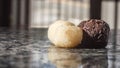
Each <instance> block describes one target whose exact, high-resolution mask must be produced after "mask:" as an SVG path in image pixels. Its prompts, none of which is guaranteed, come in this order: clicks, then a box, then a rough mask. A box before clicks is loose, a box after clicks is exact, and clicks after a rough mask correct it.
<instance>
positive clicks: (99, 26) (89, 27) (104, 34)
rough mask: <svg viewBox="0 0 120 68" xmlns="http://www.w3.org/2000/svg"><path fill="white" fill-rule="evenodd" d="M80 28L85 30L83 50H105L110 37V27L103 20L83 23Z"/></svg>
mask: <svg viewBox="0 0 120 68" xmlns="http://www.w3.org/2000/svg"><path fill="white" fill-rule="evenodd" d="M78 27H81V28H82V29H83V40H82V43H81V45H80V47H82V48H105V47H106V45H107V42H108V37H109V31H110V28H109V25H108V24H107V23H106V22H105V21H103V20H97V19H91V20H87V21H82V22H81V23H80V24H79V25H78Z"/></svg>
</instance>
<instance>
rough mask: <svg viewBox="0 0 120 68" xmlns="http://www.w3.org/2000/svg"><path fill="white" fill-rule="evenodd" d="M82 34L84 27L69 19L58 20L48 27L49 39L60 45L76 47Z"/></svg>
mask: <svg viewBox="0 0 120 68" xmlns="http://www.w3.org/2000/svg"><path fill="white" fill-rule="evenodd" d="M82 35H83V33H82V29H81V28H79V27H77V26H75V25H74V24H72V23H71V22H68V21H61V20H59V21H56V22H54V23H53V24H52V25H50V27H49V28H48V38H49V40H50V41H51V42H52V43H53V44H54V45H55V46H58V47H66V48H69V47H76V46H77V45H78V44H80V41H81V40H82Z"/></svg>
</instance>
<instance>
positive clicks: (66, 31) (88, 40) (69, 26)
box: [48, 19, 110, 48]
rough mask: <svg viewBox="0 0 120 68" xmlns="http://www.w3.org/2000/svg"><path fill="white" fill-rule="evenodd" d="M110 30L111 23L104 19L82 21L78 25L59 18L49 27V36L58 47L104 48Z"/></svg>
mask: <svg viewBox="0 0 120 68" xmlns="http://www.w3.org/2000/svg"><path fill="white" fill-rule="evenodd" d="M109 31H110V28H109V25H108V24H107V23H106V22H104V21H102V20H97V19H91V20H87V21H82V22H81V23H80V24H79V25H78V26H75V25H74V24H73V23H71V22H68V21H61V20H59V21H56V22H54V23H53V24H51V25H50V27H49V28H48V38H49V40H50V41H51V42H52V43H53V44H54V45H55V46H58V47H65V48H71V47H81V48H104V47H105V46H106V45H107V42H108V36H109Z"/></svg>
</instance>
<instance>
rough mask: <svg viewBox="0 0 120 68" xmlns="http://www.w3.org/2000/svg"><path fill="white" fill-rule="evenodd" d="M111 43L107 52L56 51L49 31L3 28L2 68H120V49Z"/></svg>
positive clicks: (0, 67)
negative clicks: (48, 36) (114, 47)
mask: <svg viewBox="0 0 120 68" xmlns="http://www.w3.org/2000/svg"><path fill="white" fill-rule="evenodd" d="M119 38H120V37H119ZM119 38H118V41H119ZM111 42H112V40H111V39H110V40H109V43H108V48H107V49H79V48H72V49H64V48H56V47H54V46H53V45H52V44H51V43H50V41H49V40H48V38H47V29H46V28H41V29H30V30H10V29H9V30H8V29H5V28H2V29H0V68H120V65H119V64H120V58H119V57H120V53H119V48H118V49H117V50H115V49H112V48H110V47H111ZM118 47H119V46H118Z"/></svg>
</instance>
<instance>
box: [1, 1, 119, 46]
mask: <svg viewBox="0 0 120 68" xmlns="http://www.w3.org/2000/svg"><path fill="white" fill-rule="evenodd" d="M87 19H102V20H104V21H106V22H107V23H108V24H109V25H110V28H111V31H112V32H111V35H112V36H111V37H113V36H115V37H114V38H113V40H116V37H118V35H119V34H120V33H119V31H118V30H119V29H120V0H0V27H9V28H12V29H29V28H47V27H48V26H49V25H50V24H51V23H53V22H54V21H56V20H68V21H72V22H73V23H74V24H76V25H78V24H79V22H80V21H81V20H87ZM117 40H120V39H119V38H117ZM111 42H113V43H116V41H112V40H111ZM118 44H120V43H119V42H118Z"/></svg>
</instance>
